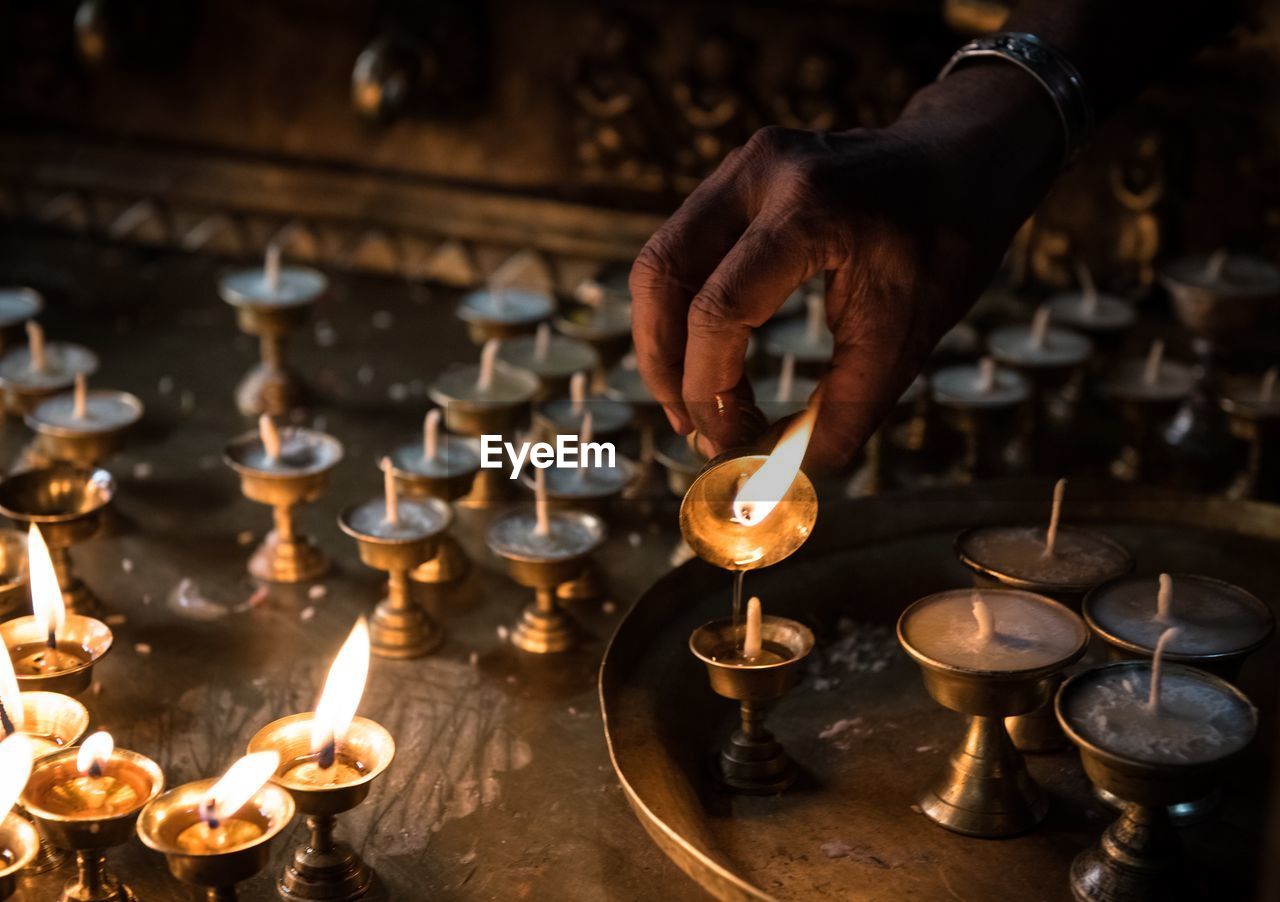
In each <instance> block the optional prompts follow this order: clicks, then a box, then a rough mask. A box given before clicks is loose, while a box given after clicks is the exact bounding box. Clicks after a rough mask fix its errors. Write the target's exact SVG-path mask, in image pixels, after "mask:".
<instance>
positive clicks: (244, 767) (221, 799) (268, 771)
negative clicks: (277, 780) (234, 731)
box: [200, 752, 280, 829]
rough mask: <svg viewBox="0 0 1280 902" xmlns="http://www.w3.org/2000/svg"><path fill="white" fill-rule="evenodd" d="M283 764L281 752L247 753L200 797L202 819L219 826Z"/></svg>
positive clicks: (251, 796)
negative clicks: (281, 762)
mask: <svg viewBox="0 0 1280 902" xmlns="http://www.w3.org/2000/svg"><path fill="white" fill-rule="evenodd" d="M279 766H280V753H279V752H254V753H253V754H252V755H245V756H244V757H243V758H241V759H240V760H239V761H237V762H236V763H235V764H233V765H231V767H229V768H227V772H226V773H225V774H223V775H222V779H221V780H219V781H218V782H217V783H214V784H213V786H211V787H209V791H208V792H206V793H205V794H204V798H202V799H201V800H200V819H201V820H203V821H204V822H205V823H206V824H208V825H209V826H210V827H211V828H214V829H216V828H217V827H218V825H219V824H220V823H222V822H223V821H225V820H226V819H227V818H229V817H232V816H233V815H235V813H236V812H237V811H239V810H240V809H241V808H243V807H244V806H245V804H246V803H248V801H249V800H250V799H252V798H253V797H254V795H255V794H256V793H257V791H258V790H259V789H261V788H262V787H263V786H265V785H266V783H267V781H268V780H270V779H271V777H272V775H273V774H275V772H276V769H277V768H278V767H279Z"/></svg>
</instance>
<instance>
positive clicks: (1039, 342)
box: [1030, 306, 1049, 350]
mask: <svg viewBox="0 0 1280 902" xmlns="http://www.w3.org/2000/svg"><path fill="white" fill-rule="evenodd" d="M1048 337H1049V308H1048V307H1044V306H1041V307H1040V308H1039V309H1037V310H1036V315H1035V316H1034V317H1032V319H1031V339H1030V340H1031V347H1033V348H1036V349H1037V350H1039V349H1040V348H1043V347H1044V343H1045V341H1046V340H1047V339H1048Z"/></svg>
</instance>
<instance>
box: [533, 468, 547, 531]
mask: <svg viewBox="0 0 1280 902" xmlns="http://www.w3.org/2000/svg"><path fill="white" fill-rule="evenodd" d="M533 512H534V515H535V522H534V524H533V531H534V533H535V534H536V535H540V536H549V535H551V505H550V504H549V503H548V502H547V471H546V470H544V469H542V467H537V468H536V469H534V471H533Z"/></svg>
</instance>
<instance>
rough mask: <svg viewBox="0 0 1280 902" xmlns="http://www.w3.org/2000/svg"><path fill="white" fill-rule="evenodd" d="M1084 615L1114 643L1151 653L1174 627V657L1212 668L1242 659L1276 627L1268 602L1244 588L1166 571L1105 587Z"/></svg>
mask: <svg viewBox="0 0 1280 902" xmlns="http://www.w3.org/2000/svg"><path fill="white" fill-rule="evenodd" d="M1084 616H1085V619H1086V620H1087V621H1088V622H1089V625H1090V626H1091V627H1092V628H1093V630H1094V631H1095V632H1096V633H1098V635H1100V636H1101V637H1102V638H1103V639H1104V640H1105V641H1106V642H1107V643H1109V644H1110V645H1112V646H1113V647H1116V648H1119V649H1122V650H1124V651H1127V652H1130V653H1132V654H1139V655H1149V654H1151V651H1152V650H1153V649H1154V648H1155V646H1156V642H1157V641H1158V640H1159V639H1160V637H1161V634H1162V633H1163V632H1164V630H1165V629H1166V628H1168V627H1177V630H1178V632H1177V635H1176V637H1175V639H1174V640H1173V641H1172V642H1171V643H1170V644H1169V645H1168V647H1167V648H1166V649H1165V654H1166V656H1167V657H1168V658H1169V659H1170V660H1174V661H1185V662H1187V663H1194V664H1195V665H1196V666H1209V665H1211V664H1214V663H1216V662H1219V661H1221V662H1223V663H1226V662H1227V661H1230V662H1231V663H1239V661H1240V660H1242V659H1243V658H1244V657H1245V656H1246V655H1247V654H1248V653H1249V652H1251V651H1253V650H1254V649H1256V648H1258V647H1259V646H1260V645H1262V644H1263V643H1264V642H1266V640H1267V638H1268V637H1269V636H1270V635H1271V633H1272V630H1273V629H1274V628H1275V615H1274V614H1272V612H1271V609H1270V608H1269V607H1267V605H1266V604H1265V603H1264V602H1263V601H1262V600H1260V599H1259V598H1257V597H1256V596H1254V595H1253V594H1251V593H1249V592H1247V591H1245V590H1244V589H1242V588H1240V587H1239V586H1235V585H1232V584H1231V583H1227V582H1223V581H1222V580H1217V579H1212V578H1210V577H1207V576H1197V575H1194V574H1187V573H1174V574H1169V573H1162V574H1160V576H1159V577H1158V578H1154V579H1153V578H1151V577H1139V578H1133V579H1124V580H1118V581H1115V582H1110V583H1107V584H1106V585H1104V586H1099V587H1098V588H1097V589H1095V590H1094V591H1093V592H1091V593H1090V594H1089V595H1088V596H1087V597H1086V599H1085V603H1084Z"/></svg>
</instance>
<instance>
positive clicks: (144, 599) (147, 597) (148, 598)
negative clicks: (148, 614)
mask: <svg viewBox="0 0 1280 902" xmlns="http://www.w3.org/2000/svg"><path fill="white" fill-rule="evenodd" d="M142 603H143V604H151V593H150V592H143V593H142Z"/></svg>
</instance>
